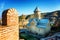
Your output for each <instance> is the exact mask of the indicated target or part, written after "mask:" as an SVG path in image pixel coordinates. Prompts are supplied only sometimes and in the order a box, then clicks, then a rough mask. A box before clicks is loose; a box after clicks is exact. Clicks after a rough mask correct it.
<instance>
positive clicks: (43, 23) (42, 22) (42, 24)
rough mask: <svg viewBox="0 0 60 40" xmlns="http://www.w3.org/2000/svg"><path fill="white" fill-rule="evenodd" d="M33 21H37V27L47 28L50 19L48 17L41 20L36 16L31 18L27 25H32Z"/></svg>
mask: <svg viewBox="0 0 60 40" xmlns="http://www.w3.org/2000/svg"><path fill="white" fill-rule="evenodd" d="M32 21H34V22H35V24H36V27H38V28H46V27H47V25H48V23H49V20H48V19H41V20H39V19H36V18H34V19H30V20H29V23H28V25H27V26H31V25H30V23H31V22H32Z"/></svg>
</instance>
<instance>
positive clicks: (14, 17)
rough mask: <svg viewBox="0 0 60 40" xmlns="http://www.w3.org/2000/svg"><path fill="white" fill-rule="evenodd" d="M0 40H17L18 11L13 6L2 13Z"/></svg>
mask: <svg viewBox="0 0 60 40" xmlns="http://www.w3.org/2000/svg"><path fill="white" fill-rule="evenodd" d="M0 40H19V25H18V13H17V11H16V10H15V9H14V8H11V9H7V10H5V11H3V13H2V25H0Z"/></svg>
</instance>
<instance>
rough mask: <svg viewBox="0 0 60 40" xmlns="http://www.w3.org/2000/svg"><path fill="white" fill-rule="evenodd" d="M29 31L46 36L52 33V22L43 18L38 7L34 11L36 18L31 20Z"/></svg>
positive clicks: (28, 25)
mask: <svg viewBox="0 0 60 40" xmlns="http://www.w3.org/2000/svg"><path fill="white" fill-rule="evenodd" d="M27 29H28V30H29V31H31V32H33V33H37V34H41V35H45V34H46V33H48V32H49V31H50V29H51V27H50V21H49V19H46V18H42V13H41V12H40V10H39V8H38V7H36V9H35V10H34V18H31V19H29V23H28V24H27Z"/></svg>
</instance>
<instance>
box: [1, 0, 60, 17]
mask: <svg viewBox="0 0 60 40" xmlns="http://www.w3.org/2000/svg"><path fill="white" fill-rule="evenodd" d="M36 6H38V7H39V8H40V11H41V12H51V11H55V10H60V0H0V17H1V14H2V11H3V10H5V9H8V8H15V9H16V10H17V11H18V13H19V15H22V14H25V15H28V14H33V11H34V9H35V8H36Z"/></svg>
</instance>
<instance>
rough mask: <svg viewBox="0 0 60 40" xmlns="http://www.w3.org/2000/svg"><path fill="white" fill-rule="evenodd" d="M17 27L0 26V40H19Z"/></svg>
mask: <svg viewBox="0 0 60 40" xmlns="http://www.w3.org/2000/svg"><path fill="white" fill-rule="evenodd" d="M18 29H19V28H18V26H10V27H6V26H0V40H19V30H18Z"/></svg>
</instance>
